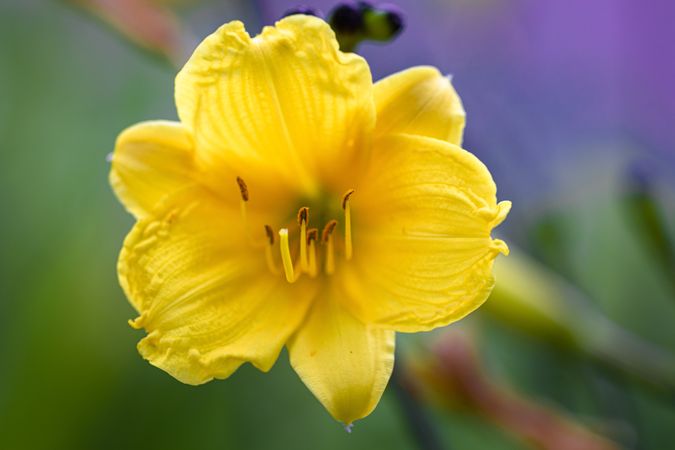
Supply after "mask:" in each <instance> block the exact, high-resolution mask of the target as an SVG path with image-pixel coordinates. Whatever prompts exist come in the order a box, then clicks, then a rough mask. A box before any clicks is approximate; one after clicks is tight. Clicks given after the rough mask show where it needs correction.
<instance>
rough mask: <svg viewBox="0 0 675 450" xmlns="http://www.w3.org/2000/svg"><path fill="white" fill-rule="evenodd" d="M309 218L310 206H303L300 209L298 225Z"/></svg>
mask: <svg viewBox="0 0 675 450" xmlns="http://www.w3.org/2000/svg"><path fill="white" fill-rule="evenodd" d="M308 220H309V208H308V207H306V206H303V207H302V208H300V209H299V210H298V225H302V224H303V223H305V224H306V223H307V221H308Z"/></svg>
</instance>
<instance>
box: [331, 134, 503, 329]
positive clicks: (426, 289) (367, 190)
mask: <svg viewBox="0 0 675 450" xmlns="http://www.w3.org/2000/svg"><path fill="white" fill-rule="evenodd" d="M381 145H382V149H381V151H379V152H378V153H377V154H376V161H374V164H373V168H374V170H373V172H372V174H371V176H369V177H367V182H364V183H363V185H362V186H359V188H358V189H357V194H355V195H353V196H352V198H351V202H352V203H351V204H352V210H353V213H352V217H354V219H355V220H356V219H359V222H358V223H356V222H355V230H354V236H353V239H354V259H353V261H352V263H350V264H346V265H345V267H344V269H343V273H342V274H341V276H340V279H341V280H342V282H343V286H344V289H345V290H346V291H347V292H349V294H350V295H349V296H348V297H347V298H351V299H355V300H353V301H352V302H351V303H350V309H351V310H352V311H353V312H354V313H355V314H356V315H357V316H358V317H359V318H361V320H363V321H364V322H367V323H376V324H380V325H382V326H386V327H388V328H391V329H394V330H397V331H406V332H414V331H424V330H430V329H433V328H435V327H438V326H443V325H447V324H448V323H450V322H453V321H456V320H459V319H461V318H462V317H464V316H465V315H466V314H468V313H470V312H471V311H473V310H474V309H476V308H477V307H478V306H480V305H481V304H482V303H483V302H484V301H485V300H486V298H487V297H488V295H489V293H490V291H491V289H492V286H493V284H494V278H493V276H492V263H493V260H494V258H495V257H496V255H497V254H498V253H500V252H501V253H507V252H508V248H507V247H506V244H504V242H502V241H500V240H493V239H492V238H491V237H490V231H491V230H492V228H493V227H495V226H496V225H497V224H499V223H500V222H501V221H502V220H503V219H504V217H505V216H506V214H507V213H508V210H509V208H510V202H501V203H499V204H497V203H496V188H495V185H494V182H493V181H492V177H491V176H490V173H489V172H488V170H487V169H486V168H485V166H484V165H483V164H482V163H481V162H480V161H479V160H478V159H477V158H476V157H475V156H473V155H472V154H471V153H469V152H466V151H464V150H462V149H460V148H459V147H456V146H454V145H451V144H448V143H446V142H443V141H439V140H437V139H431V138H424V137H420V136H412V135H398V136H390V137H388V138H386V139H384V140H383V141H382V142H381Z"/></svg>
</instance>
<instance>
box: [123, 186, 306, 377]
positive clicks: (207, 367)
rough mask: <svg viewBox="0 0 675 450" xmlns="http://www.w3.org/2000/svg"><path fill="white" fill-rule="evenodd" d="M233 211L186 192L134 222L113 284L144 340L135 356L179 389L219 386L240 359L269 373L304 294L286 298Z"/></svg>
mask: <svg viewBox="0 0 675 450" xmlns="http://www.w3.org/2000/svg"><path fill="white" fill-rule="evenodd" d="M239 223H240V221H239V216H238V214H237V213H236V212H234V211H231V210H230V209H228V208H226V207H224V205H223V204H222V203H221V202H220V200H219V199H216V198H214V197H213V196H211V194H209V193H208V192H206V191H205V190H203V189H201V188H188V189H187V190H184V191H182V192H180V193H178V194H176V195H174V196H172V197H170V198H167V199H166V201H165V202H163V204H162V205H161V206H160V207H158V208H157V209H156V210H155V212H154V213H153V216H152V217H148V218H145V219H142V220H140V221H139V222H138V223H137V224H136V226H135V227H134V228H133V230H132V231H131V233H130V234H129V236H127V239H126V240H125V243H124V248H123V249H122V253H121V255H120V259H119V264H118V273H119V278H120V283H121V285H122V287H123V288H124V291H125V293H126V294H127V297H128V298H129V300H130V301H131V303H132V305H133V306H134V307H135V308H136V310H137V311H138V312H139V313H140V316H139V317H138V318H137V319H136V320H134V321H132V322H130V323H131V325H132V326H133V327H134V328H141V327H142V328H145V330H146V331H147V332H148V335H147V336H146V337H145V338H143V340H141V341H140V342H139V344H138V350H139V352H140V353H141V354H142V355H143V357H144V358H146V359H147V360H148V361H150V363H151V364H153V365H155V366H157V367H159V368H161V369H163V370H165V371H166V372H168V373H170V374H171V375H173V376H174V377H175V378H177V379H178V380H180V381H182V382H184V383H188V384H201V383H205V382H207V381H209V380H211V379H212V378H226V377H228V376H229V375H230V374H231V373H232V372H234V371H235V370H236V369H237V367H239V366H240V365H241V364H242V363H244V362H246V361H250V362H251V363H252V364H253V365H255V366H256V367H257V368H259V369H260V370H263V371H267V370H269V369H270V368H271V366H272V365H273V364H274V361H275V360H276V358H277V356H278V354H279V351H280V349H281V348H282V346H283V344H284V343H285V342H286V340H287V338H288V336H289V335H290V334H291V333H293V332H294V331H295V329H296V328H297V326H298V324H299V323H300V322H301V321H302V319H303V317H304V316H305V313H306V311H307V308H308V306H309V303H310V300H311V298H312V296H313V292H312V290H311V289H310V288H309V287H307V289H304V290H296V291H294V292H291V290H290V287H289V286H290V285H289V284H288V283H286V282H285V281H284V280H283V278H282V277H280V276H274V275H272V274H271V273H270V272H269V270H268V269H267V268H266V265H265V258H264V254H263V252H262V250H261V249H255V248H252V247H250V246H249V245H248V240H247V239H246V237H245V236H244V233H243V230H242V229H241V227H239V226H238V225H239Z"/></svg>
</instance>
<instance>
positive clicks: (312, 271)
mask: <svg viewBox="0 0 675 450" xmlns="http://www.w3.org/2000/svg"><path fill="white" fill-rule="evenodd" d="M318 235H319V230H317V229H316V228H312V229H311V230H309V231H308V232H307V242H308V247H309V249H308V253H309V276H310V277H312V278H314V277H315V276H316V274H317V270H316V240H317V237H318Z"/></svg>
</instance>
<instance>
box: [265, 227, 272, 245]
mask: <svg viewBox="0 0 675 450" xmlns="http://www.w3.org/2000/svg"><path fill="white" fill-rule="evenodd" d="M265 233H266V234H267V239H268V240H269V241H270V245H274V231H272V227H271V226H269V225H265Z"/></svg>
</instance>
